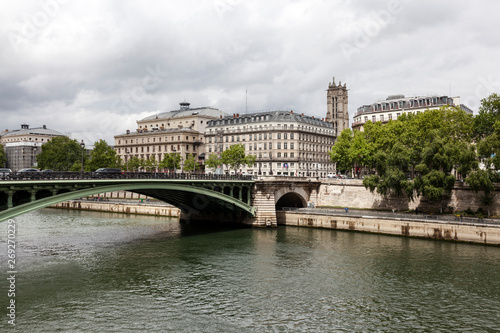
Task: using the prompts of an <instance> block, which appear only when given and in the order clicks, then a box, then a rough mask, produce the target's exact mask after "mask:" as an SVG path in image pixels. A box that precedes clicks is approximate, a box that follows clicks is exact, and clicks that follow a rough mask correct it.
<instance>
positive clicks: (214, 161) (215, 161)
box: [205, 154, 222, 168]
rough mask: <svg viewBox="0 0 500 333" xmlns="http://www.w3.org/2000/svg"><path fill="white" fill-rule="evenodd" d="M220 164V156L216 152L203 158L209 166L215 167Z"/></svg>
mask: <svg viewBox="0 0 500 333" xmlns="http://www.w3.org/2000/svg"><path fill="white" fill-rule="evenodd" d="M221 164H222V162H221V159H220V156H219V155H217V154H210V156H209V157H208V158H207V159H206V160H205V165H206V166H207V167H209V168H217V167H219V166H220V165H221Z"/></svg>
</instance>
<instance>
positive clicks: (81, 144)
mask: <svg viewBox="0 0 500 333" xmlns="http://www.w3.org/2000/svg"><path fill="white" fill-rule="evenodd" d="M80 147H82V170H81V171H80V172H81V175H82V176H83V151H84V149H85V143H84V142H83V140H82V142H80Z"/></svg>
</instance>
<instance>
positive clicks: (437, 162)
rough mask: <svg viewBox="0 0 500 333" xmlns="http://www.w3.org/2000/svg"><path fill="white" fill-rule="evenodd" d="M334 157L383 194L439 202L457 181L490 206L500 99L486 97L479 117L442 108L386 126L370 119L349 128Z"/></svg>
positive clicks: (499, 155) (497, 161)
mask: <svg viewBox="0 0 500 333" xmlns="http://www.w3.org/2000/svg"><path fill="white" fill-rule="evenodd" d="M330 157H331V160H332V162H334V163H336V164H337V170H339V171H341V172H345V173H347V172H353V173H354V176H356V177H363V178H364V179H363V184H364V186H365V187H366V188H369V189H370V190H371V191H372V192H373V191H377V192H378V193H379V194H381V195H383V196H397V197H401V198H403V197H406V198H407V199H409V200H414V198H415V197H416V196H421V195H422V196H424V197H425V198H427V199H429V200H431V201H435V202H437V201H440V200H442V199H443V198H445V197H446V196H447V195H449V193H450V191H451V189H452V188H453V186H454V184H455V181H456V180H457V179H458V180H465V181H466V182H467V183H468V184H469V185H470V186H471V188H472V189H473V190H475V191H477V192H479V191H481V192H482V193H483V203H484V204H485V205H489V204H491V202H492V200H493V196H494V189H495V186H494V182H496V181H498V172H497V170H500V98H499V96H498V95H497V94H493V95H491V96H489V97H488V98H486V99H484V100H483V101H482V104H481V107H480V111H479V114H478V115H477V116H476V117H474V116H473V115H472V114H468V113H466V112H464V111H463V110H461V109H459V108H454V107H442V108H440V109H438V110H428V111H426V112H422V113H419V114H403V115H402V116H400V117H399V118H398V119H397V120H394V121H389V122H388V123H387V124H385V125H382V124H381V123H380V122H377V123H372V122H370V121H368V122H367V123H365V124H364V131H354V132H353V131H351V130H350V129H346V130H344V131H343V132H342V133H341V135H340V137H339V138H338V140H337V142H336V143H335V145H334V146H333V147H332V149H331V151H330Z"/></svg>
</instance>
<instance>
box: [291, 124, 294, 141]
mask: <svg viewBox="0 0 500 333" xmlns="http://www.w3.org/2000/svg"><path fill="white" fill-rule="evenodd" d="M292 126H293V125H292ZM290 139H291V140H293V139H294V135H293V133H290Z"/></svg>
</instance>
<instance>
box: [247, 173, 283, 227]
mask: <svg viewBox="0 0 500 333" xmlns="http://www.w3.org/2000/svg"><path fill="white" fill-rule="evenodd" d="M251 199H252V206H254V207H256V208H257V214H256V216H255V217H247V218H246V219H244V220H243V222H242V223H244V224H247V225H250V226H252V227H273V228H276V227H277V226H278V221H277V219H276V203H275V202H276V200H275V196H274V191H273V190H272V188H269V186H266V185H265V184H264V183H259V182H257V183H256V185H255V189H254V191H253V193H252V198H251Z"/></svg>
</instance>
